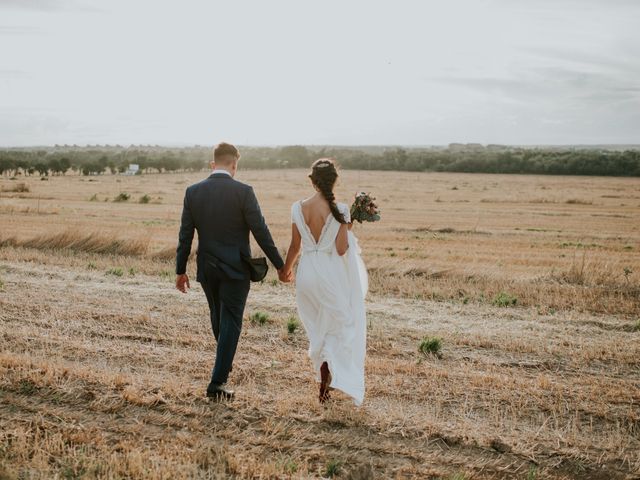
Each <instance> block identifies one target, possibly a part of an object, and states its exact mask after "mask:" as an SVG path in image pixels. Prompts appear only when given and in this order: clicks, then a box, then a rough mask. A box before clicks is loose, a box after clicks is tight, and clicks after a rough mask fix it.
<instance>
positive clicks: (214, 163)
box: [209, 160, 216, 170]
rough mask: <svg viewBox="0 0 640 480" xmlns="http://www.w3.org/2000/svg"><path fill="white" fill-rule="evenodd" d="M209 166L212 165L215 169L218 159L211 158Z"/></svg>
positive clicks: (212, 168)
mask: <svg viewBox="0 0 640 480" xmlns="http://www.w3.org/2000/svg"><path fill="white" fill-rule="evenodd" d="M209 166H210V167H211V170H215V168H216V161H215V160H211V161H210V162H209Z"/></svg>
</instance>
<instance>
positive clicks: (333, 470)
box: [324, 460, 342, 478]
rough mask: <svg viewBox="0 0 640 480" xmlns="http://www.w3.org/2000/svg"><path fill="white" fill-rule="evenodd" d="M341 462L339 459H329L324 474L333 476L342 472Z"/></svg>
mask: <svg viewBox="0 0 640 480" xmlns="http://www.w3.org/2000/svg"><path fill="white" fill-rule="evenodd" d="M341 465H342V464H341V463H340V461H339V460H329V461H328V462H327V466H326V468H325V470H324V476H325V477H329V478H333V477H335V476H336V475H338V473H340V467H341Z"/></svg>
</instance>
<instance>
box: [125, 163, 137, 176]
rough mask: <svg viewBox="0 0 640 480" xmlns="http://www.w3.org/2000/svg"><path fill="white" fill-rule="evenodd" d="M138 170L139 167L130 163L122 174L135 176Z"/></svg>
mask: <svg viewBox="0 0 640 480" xmlns="http://www.w3.org/2000/svg"><path fill="white" fill-rule="evenodd" d="M139 170H140V165H138V164H137V163H130V164H129V168H127V171H126V172H124V174H125V175H137V174H138V172H139Z"/></svg>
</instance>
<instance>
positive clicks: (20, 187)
mask: <svg viewBox="0 0 640 480" xmlns="http://www.w3.org/2000/svg"><path fill="white" fill-rule="evenodd" d="M2 191H3V192H16V193H27V192H29V191H31V189H30V188H29V185H28V184H26V183H24V182H20V183H16V184H15V185H11V186H9V187H2Z"/></svg>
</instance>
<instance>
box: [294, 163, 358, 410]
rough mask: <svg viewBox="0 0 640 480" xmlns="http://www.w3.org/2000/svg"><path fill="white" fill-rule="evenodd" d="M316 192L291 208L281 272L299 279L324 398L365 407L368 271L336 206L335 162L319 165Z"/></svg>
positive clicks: (301, 308)
mask: <svg viewBox="0 0 640 480" xmlns="http://www.w3.org/2000/svg"><path fill="white" fill-rule="evenodd" d="M309 178H310V179H311V184H312V185H313V187H314V188H315V190H316V193H315V194H314V195H313V196H311V197H309V198H307V199H305V200H301V201H298V202H296V203H294V204H293V206H292V207H291V221H292V227H291V244H290V246H289V251H288V253H287V259H286V262H285V265H284V268H283V270H282V272H281V275H282V276H283V277H289V278H290V277H291V275H292V268H293V265H294V263H295V262H296V260H297V259H298V256H299V255H300V253H301V251H302V257H301V258H300V262H299V264H298V270H297V274H296V300H297V304H298V314H299V316H300V319H301V320H302V323H303V325H304V328H305V330H306V332H307V335H308V337H309V357H310V358H311V362H312V364H313V368H314V370H315V372H316V380H318V381H320V393H319V399H320V402H321V403H324V402H325V401H326V400H328V399H329V390H331V389H334V388H336V389H338V390H341V391H343V392H344V393H346V394H347V395H349V396H350V397H352V398H353V401H354V403H355V404H356V405H360V404H361V403H362V400H363V398H364V358H365V348H366V318H365V308H364V296H365V295H366V292H367V271H366V269H365V266H364V263H363V262H362V259H361V258H360V249H359V247H358V242H357V240H356V237H355V236H354V234H353V233H352V232H351V223H350V222H351V219H350V215H349V207H348V206H347V205H345V204H344V203H336V201H335V196H334V194H333V187H334V185H335V183H336V180H337V179H338V172H337V170H336V166H335V164H334V162H333V160H331V159H327V158H321V159H319V160H316V161H315V162H314V163H313V165H312V167H311V174H310V175H309Z"/></svg>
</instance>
